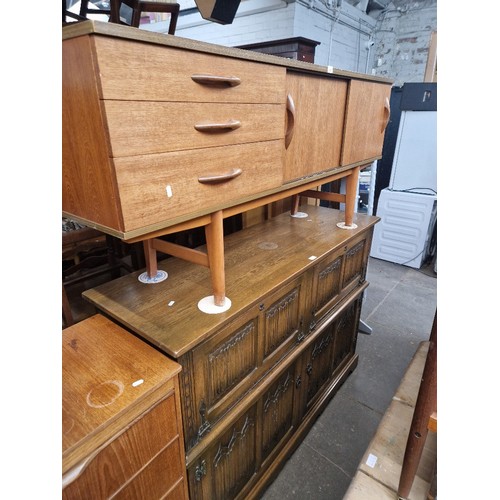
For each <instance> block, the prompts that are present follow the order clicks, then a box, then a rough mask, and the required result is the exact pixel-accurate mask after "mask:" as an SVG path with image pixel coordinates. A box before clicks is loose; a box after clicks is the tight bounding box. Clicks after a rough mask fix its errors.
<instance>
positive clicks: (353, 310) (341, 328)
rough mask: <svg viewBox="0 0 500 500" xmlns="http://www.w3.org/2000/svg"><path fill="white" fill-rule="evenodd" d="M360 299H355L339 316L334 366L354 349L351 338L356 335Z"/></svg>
mask: <svg viewBox="0 0 500 500" xmlns="http://www.w3.org/2000/svg"><path fill="white" fill-rule="evenodd" d="M359 306H360V300H359V299H358V300H356V301H355V302H354V303H353V304H352V305H351V306H350V307H349V308H348V309H347V310H346V311H345V312H344V314H342V316H341V317H340V318H339V320H338V322H337V326H336V336H335V346H334V368H336V367H337V366H339V364H340V363H341V362H342V361H343V360H344V359H345V358H346V357H347V356H348V355H349V354H350V353H351V352H353V351H354V346H353V338H354V337H355V335H356V329H357V323H358V321H357V319H358V309H359Z"/></svg>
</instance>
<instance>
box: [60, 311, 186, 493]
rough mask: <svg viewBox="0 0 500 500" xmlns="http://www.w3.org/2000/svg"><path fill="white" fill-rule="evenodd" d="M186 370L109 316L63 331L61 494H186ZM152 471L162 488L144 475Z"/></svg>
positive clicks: (81, 323) (99, 316) (93, 317)
mask: <svg viewBox="0 0 500 500" xmlns="http://www.w3.org/2000/svg"><path fill="white" fill-rule="evenodd" d="M180 370H181V367H180V365H178V364H177V363H175V362H173V361H172V360H170V359H168V358H166V357H165V356H164V355H163V354H161V353H160V352H158V351H156V350H154V349H153V348H152V347H150V346H148V345H147V344H145V343H144V342H143V341H141V340H140V339H138V338H136V337H135V336H133V335H132V334H130V333H128V332H126V331H125V330H123V329H122V328H120V327H119V326H117V325H116V324H115V323H113V322H112V321H110V320H109V319H107V318H105V317H104V316H101V315H95V316H92V317H91V318H88V319H86V320H84V321H82V322H80V323H77V324H76V325H73V326H71V327H69V328H67V329H65V330H63V356H62V376H63V378H62V381H63V384H62V452H63V453H62V459H63V460H62V463H63V470H62V472H63V498H68V499H76V498H82V499H83V498H96V499H97V498H99V499H100V498H109V497H110V496H113V495H118V496H120V495H121V496H120V497H121V498H128V497H129V496H128V495H127V494H125V493H126V492H127V491H141V492H143V493H145V496H146V497H148V498H161V497H162V496H163V495H165V494H166V493H167V492H168V491H170V490H171V489H172V488H173V487H174V486H175V485H178V484H179V483H183V484H184V492H185V493H184V494H186V491H187V490H186V482H185V473H184V466H183V463H184V458H183V457H184V441H183V440H184V437H183V432H182V423H181V414H180V399H179V386H178V378H177V377H178V373H179V372H180ZM165 457H168V460H167V459H166V458H165ZM153 469H155V470H156V469H158V470H160V471H161V474H162V476H163V477H162V481H160V482H159V484H157V485H155V488H157V490H154V489H151V485H148V483H147V482H144V480H143V479H141V478H144V477H146V476H147V475H148V474H151V471H152V470H153ZM158 488H159V489H161V491H159V490H158ZM122 492H123V493H122ZM183 498H186V497H183Z"/></svg>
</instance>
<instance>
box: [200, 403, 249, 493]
mask: <svg viewBox="0 0 500 500" xmlns="http://www.w3.org/2000/svg"><path fill="white" fill-rule="evenodd" d="M213 450H214V455H213V458H212V459H211V471H210V476H211V478H212V481H213V488H212V493H211V495H210V499H219V500H223V499H224V500H226V499H227V500H229V499H232V498H234V497H235V496H236V494H237V493H238V492H239V491H240V490H241V488H242V486H243V485H244V484H245V483H246V482H247V481H248V480H249V479H250V477H251V476H252V475H253V474H254V472H255V468H256V457H255V408H253V409H252V410H251V411H250V412H247V413H246V414H245V415H243V416H242V417H241V418H240V419H239V420H238V421H237V422H235V424H234V425H232V426H231V427H230V428H229V429H228V431H227V432H226V433H225V434H224V435H223V436H222V437H221V439H220V440H219V443H218V444H216V445H215V447H214V448H213ZM207 462H208V460H207Z"/></svg>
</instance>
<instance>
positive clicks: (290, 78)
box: [283, 72, 347, 182]
mask: <svg viewBox="0 0 500 500" xmlns="http://www.w3.org/2000/svg"><path fill="white" fill-rule="evenodd" d="M286 84H287V97H288V103H287V132H286V136H285V147H286V152H285V165H284V172H283V182H288V181H293V180H295V179H300V178H302V177H306V176H308V175H311V174H314V173H317V172H322V171H324V170H330V169H332V168H335V167H338V166H339V165H340V151H341V146H342V129H343V125H344V114H345V101H346V95H347V81H344V80H340V79H335V78H327V77H321V76H313V75H304V74H298V73H293V72H289V73H287V76H286Z"/></svg>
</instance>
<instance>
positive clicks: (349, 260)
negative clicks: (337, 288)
mask: <svg viewBox="0 0 500 500" xmlns="http://www.w3.org/2000/svg"><path fill="white" fill-rule="evenodd" d="M370 245H371V237H370V236H363V237H362V238H357V239H355V240H354V241H353V242H352V243H350V244H349V245H348V246H346V250H345V255H344V266H343V269H342V284H341V287H342V294H343V295H346V294H347V293H349V292H350V291H351V290H354V288H356V287H357V286H358V285H359V284H361V283H363V282H364V281H365V277H366V267H367V265H368V264H367V261H368V253H369V251H370Z"/></svg>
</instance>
